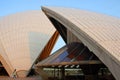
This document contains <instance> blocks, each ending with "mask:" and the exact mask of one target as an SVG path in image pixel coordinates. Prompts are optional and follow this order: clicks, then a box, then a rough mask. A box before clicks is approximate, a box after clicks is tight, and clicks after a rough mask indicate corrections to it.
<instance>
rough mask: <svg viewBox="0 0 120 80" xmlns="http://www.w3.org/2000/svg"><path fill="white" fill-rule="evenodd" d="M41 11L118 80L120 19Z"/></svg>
mask: <svg viewBox="0 0 120 80" xmlns="http://www.w3.org/2000/svg"><path fill="white" fill-rule="evenodd" d="M42 9H43V11H44V12H45V13H46V14H47V15H48V16H49V17H52V18H54V19H55V20H57V21H59V22H60V23H61V24H63V25H64V26H65V27H66V28H67V29H68V30H69V31H71V32H72V33H73V34H74V35H75V36H76V37H77V38H79V39H80V40H81V41H82V42H83V43H84V44H85V45H86V46H87V47H88V48H89V49H90V50H91V51H92V52H94V54H95V55H96V56H97V57H98V58H99V59H100V60H101V61H102V62H103V63H104V64H105V65H106V66H107V67H108V68H109V70H110V71H111V72H112V74H113V75H114V76H115V78H116V79H117V80H120V76H119V75H120V19H119V18H115V17H111V16H106V15H104V14H98V13H93V12H89V11H83V10H78V9H68V8H59V7H57V8H56V7H43V8H42Z"/></svg>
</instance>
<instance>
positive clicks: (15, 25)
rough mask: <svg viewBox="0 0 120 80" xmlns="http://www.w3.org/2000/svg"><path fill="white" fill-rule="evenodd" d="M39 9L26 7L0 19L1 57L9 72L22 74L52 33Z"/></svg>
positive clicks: (53, 31)
mask: <svg viewBox="0 0 120 80" xmlns="http://www.w3.org/2000/svg"><path fill="white" fill-rule="evenodd" d="M55 31H56V30H55V28H54V27H53V25H52V24H51V23H50V21H49V20H48V19H47V17H46V16H45V14H44V13H43V12H42V11H37V10H34V11H28V12H22V13H16V14H13V15H9V16H5V17H3V18H1V19H0V36H1V37H0V49H1V50H0V61H1V63H2V64H3V66H4V67H5V69H6V70H7V72H8V74H9V76H12V74H13V72H14V71H15V70H16V73H17V76H18V77H25V76H27V74H28V73H29V70H30V69H31V67H32V65H33V64H34V63H35V61H36V59H37V58H38V56H39V55H40V53H41V52H42V50H43V49H44V47H45V46H46V44H47V43H48V41H49V39H50V38H51V37H52V35H53V34H54V33H55Z"/></svg>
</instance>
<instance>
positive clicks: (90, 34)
mask: <svg viewBox="0 0 120 80" xmlns="http://www.w3.org/2000/svg"><path fill="white" fill-rule="evenodd" d="M42 10H43V12H44V14H43V12H35V13H34V11H33V12H28V13H26V14H25V15H24V14H23V13H22V14H16V15H11V16H8V17H5V18H3V19H1V21H0V25H1V26H0V30H1V32H0V34H1V37H0V40H1V42H0V45H1V46H0V47H1V52H0V54H1V56H0V60H1V63H2V64H3V66H4V67H5V69H6V70H7V72H8V74H9V75H11V74H12V72H13V71H14V70H15V69H16V71H17V75H18V76H19V77H21V76H22V77H25V76H27V74H28V73H29V71H30V69H31V67H32V66H33V65H34V64H35V63H37V62H38V61H41V60H43V59H45V58H46V59H45V60H43V61H41V62H39V63H37V66H38V67H39V66H42V67H46V66H52V65H57V66H60V65H64V66H66V65H67V64H68V63H69V64H70V65H73V64H75V65H76V64H77V65H78V64H80V62H79V61H81V60H82V61H85V60H90V58H91V57H92V55H93V57H95V60H98V62H97V64H101V62H102V63H103V64H104V65H105V66H106V67H108V69H109V70H110V72H111V73H112V74H113V76H114V77H115V79H116V80H120V76H119V74H120V72H119V70H120V58H119V54H120V33H119V32H120V25H119V24H120V19H119V18H116V17H112V16H107V15H104V14H98V13H94V12H89V11H83V10H78V9H68V8H59V7H42ZM45 15H46V16H47V17H48V19H47V17H46V16H45ZM50 21H51V23H52V24H53V25H54V26H53V25H52V24H51V23H50ZM56 30H57V31H56ZM58 34H60V35H61V36H62V38H63V40H64V41H65V43H66V45H70V44H73V43H75V44H76V43H78V44H80V45H82V44H83V45H84V47H86V48H87V50H88V52H89V54H88V53H84V54H83V56H82V55H80V54H79V53H76V54H78V55H76V54H73V55H72V56H71V59H69V60H68V59H67V61H65V60H64V62H67V63H66V64H63V63H60V64H58V63H57V62H56V61H53V63H51V60H55V59H56V60H57V58H56V57H55V58H54V56H53V57H52V58H53V59H51V60H50V57H51V56H50V57H48V56H49V53H50V52H51V50H52V48H53V46H54V44H55V42H56V40H57V37H58ZM12 41H13V42H12ZM75 44H74V46H75ZM78 44H76V45H78ZM51 45H52V46H51ZM80 45H78V46H80ZM72 47H73V46H72ZM70 48H71V47H70ZM82 48H83V47H82ZM61 49H62V51H63V52H64V51H65V50H67V49H69V47H68V46H65V47H63V48H61ZM81 50H82V49H81ZM68 51H69V50H68ZM77 51H78V52H81V51H79V47H78V49H77ZM85 51H86V50H85ZM61 53H62V52H61V51H60V52H59V50H58V54H57V55H59V54H61ZM91 53H92V54H91ZM11 54H12V55H11ZM70 54H71V53H70ZM68 55H69V53H68ZM79 55H80V56H79ZM77 56H78V57H79V58H77ZM47 57H48V58H47ZM73 58H76V59H77V62H76V63H75V62H73V63H71V60H72V61H73ZM81 58H82V59H81ZM76 59H74V60H76ZM36 61H37V62H36ZM46 61H47V62H46ZM26 62H27V64H26ZM42 62H46V63H47V64H45V63H42ZM58 62H59V61H58ZM88 64H89V62H88ZM63 76H64V75H63Z"/></svg>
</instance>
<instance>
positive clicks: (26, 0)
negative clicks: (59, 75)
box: [0, 0, 120, 51]
mask: <svg viewBox="0 0 120 80" xmlns="http://www.w3.org/2000/svg"><path fill="white" fill-rule="evenodd" d="M41 6H61V7H72V8H78V9H82V10H88V11H94V12H98V13H103V14H107V15H111V16H116V17H120V0H1V1H0V17H2V16H6V15H10V14H14V13H17V12H23V11H28V10H40V9H41ZM63 44H64V43H63V41H62V40H61V39H59V42H58V44H57V45H56V48H55V49H54V51H55V50H56V49H58V48H59V47H61V46H62V45H63Z"/></svg>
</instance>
